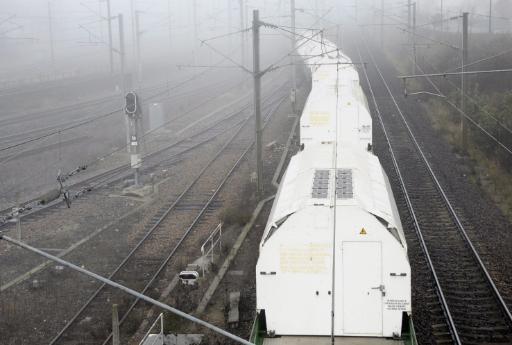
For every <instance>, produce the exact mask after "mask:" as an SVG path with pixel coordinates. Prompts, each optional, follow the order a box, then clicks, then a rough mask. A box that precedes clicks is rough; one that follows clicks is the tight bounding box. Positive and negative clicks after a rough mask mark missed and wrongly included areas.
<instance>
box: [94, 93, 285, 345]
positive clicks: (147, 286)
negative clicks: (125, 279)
mask: <svg viewBox="0 0 512 345" xmlns="http://www.w3.org/2000/svg"><path fill="white" fill-rule="evenodd" d="M285 99H286V96H285V97H283V98H281V100H280V101H279V102H278V104H277V105H276V106H275V107H274V108H273V109H272V110H271V111H270V112H269V113H268V114H267V117H266V119H265V124H264V127H265V125H266V124H267V123H268V120H269V118H270V117H271V116H272V115H273V114H274V113H275V111H276V110H277V109H278V108H279V106H280V105H281V104H282V103H283V101H284V100H285ZM247 120H250V118H248V119H247ZM247 122H248V121H247ZM247 122H246V123H247ZM246 123H245V124H246ZM245 124H244V126H245ZM238 134H239V132H238V133H236V134H235V137H236V136H238ZM233 139H234V138H233ZM229 144H230V143H227V144H226V145H225V147H224V148H223V150H224V149H225V148H226V147H227V146H228V145H229ZM253 146H254V140H252V141H251V143H250V144H249V146H248V147H247V148H246V149H245V150H244V151H243V153H242V155H241V156H240V157H239V158H238V160H237V161H236V162H235V164H234V165H233V167H232V168H231V169H230V170H229V172H228V173H227V174H226V176H225V177H224V178H223V179H222V181H221V183H220V184H219V185H218V186H217V188H216V189H215V191H214V192H213V194H212V195H211V197H210V198H209V199H208V201H207V202H206V204H204V205H203V208H202V209H201V211H200V212H199V213H198V215H197V216H196V218H195V219H194V220H193V221H192V223H191V224H190V225H189V227H188V228H187V230H185V232H184V235H183V236H182V237H181V238H180V240H179V242H178V243H177V244H176V246H175V247H174V248H173V249H172V250H171V252H170V253H169V255H168V256H167V257H166V258H165V260H164V261H163V262H162V264H161V265H160V267H159V268H158V270H157V271H156V272H155V274H154V275H153V277H152V278H151V280H150V281H149V282H148V283H147V284H146V286H145V287H144V289H143V290H142V291H141V293H142V294H145V293H146V292H147V290H148V289H149V288H150V287H151V285H152V284H153V283H154V282H155V280H156V279H157V277H158V275H160V273H161V272H162V271H163V270H164V268H165V267H166V266H167V264H168V263H169V261H170V260H171V259H172V257H173V256H174V255H175V254H176V252H177V251H178V249H179V247H180V246H181V244H182V243H183V241H185V239H186V237H187V236H188V235H189V233H190V232H191V231H192V229H193V228H194V227H195V226H196V225H197V223H198V222H199V221H200V219H201V217H202V216H203V215H204V213H205V212H206V210H207V209H208V207H209V206H210V205H211V203H212V202H213V200H214V199H215V198H216V197H217V195H218V194H219V192H220V191H221V189H222V188H223V187H224V185H225V183H226V182H227V180H228V179H229V178H230V177H231V175H232V174H233V172H234V171H235V170H236V168H238V166H239V165H240V163H241V161H242V160H243V159H244V158H245V156H246V155H247V153H248V152H249V151H250V150H251V149H252V147H253ZM139 301H140V299H139V298H137V299H136V300H135V301H134V302H133V303H132V304H131V305H130V307H129V308H128V310H127V311H126V312H125V313H124V315H123V316H122V317H121V319H120V320H119V324H120V325H121V324H122V323H123V322H124V321H125V320H126V319H127V318H128V316H129V314H130V313H131V312H132V310H133V309H134V308H135V306H136V305H137V303H138V302H139ZM110 339H112V333H110V334H109V336H108V337H107V339H105V341H104V342H103V343H102V345H107V344H108V342H109V341H110Z"/></svg>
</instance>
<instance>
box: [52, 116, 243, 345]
mask: <svg viewBox="0 0 512 345" xmlns="http://www.w3.org/2000/svg"><path fill="white" fill-rule="evenodd" d="M250 118H251V117H248V118H247V119H246V121H245V122H244V123H243V124H242V125H241V126H240V128H239V129H238V130H237V131H236V132H235V133H234V135H233V136H231V138H230V139H229V140H228V142H227V143H226V144H225V145H224V146H223V147H222V148H221V149H220V150H219V152H218V153H217V154H216V155H215V156H214V157H213V158H212V159H211V160H210V161H209V162H208V163H207V165H206V166H205V167H204V168H203V169H202V170H201V171H200V172H199V174H198V175H197V176H196V177H195V178H194V180H193V181H192V182H190V183H189V184H188V185H187V187H186V188H185V190H183V192H182V193H181V194H180V195H179V196H178V198H177V199H176V200H175V201H174V202H173V203H172V204H171V205H170V207H169V208H168V209H167V210H166V211H165V212H164V213H163V214H162V216H160V218H159V219H158V220H157V221H156V223H155V224H154V225H153V226H152V227H151V229H150V230H149V231H148V232H147V233H146V234H145V235H144V237H143V238H142V239H141V240H140V241H139V242H138V243H137V245H136V246H135V247H134V248H133V249H132V250H131V251H130V252H129V253H128V255H127V256H126V257H125V258H124V259H123V260H122V262H121V263H120V264H119V265H118V266H117V268H116V269H115V270H114V271H113V272H112V273H111V274H110V275H109V276H108V279H112V278H113V277H114V275H115V274H117V273H118V272H119V271H120V270H121V268H123V267H124V265H125V264H126V263H127V262H128V260H129V259H130V258H131V257H132V256H133V255H134V253H135V252H136V251H137V250H138V249H139V248H140V247H141V246H142V245H143V244H144V242H146V240H147V239H148V238H149V236H150V235H151V234H153V232H154V231H155V230H156V229H157V228H158V227H159V225H160V224H161V223H162V222H163V221H164V220H165V219H166V218H167V216H168V215H169V213H170V212H171V211H172V210H174V209H175V207H176V206H177V205H178V203H179V202H180V201H181V200H182V199H183V198H184V197H185V195H187V194H188V192H189V191H190V190H191V189H192V187H193V186H194V185H195V184H196V183H197V181H199V179H200V178H201V177H202V176H203V174H204V173H205V172H206V171H207V170H208V168H209V167H210V166H211V165H212V164H213V163H214V162H215V161H216V160H217V158H218V157H219V156H220V155H221V154H222V153H223V152H224V151H225V149H226V148H227V147H228V145H229V144H230V143H231V142H232V141H233V140H234V139H235V138H236V137H237V136H238V134H239V132H240V131H241V130H242V129H243V128H244V126H245V124H247V122H248V121H249V120H250ZM244 156H245V154H244ZM233 170H234V169H233ZM210 202H211V201H209V203H210ZM202 212H203V211H202ZM190 230H191V228H190V229H188V230H187V232H186V233H185V236H184V237H182V238H181V239H180V241H179V242H178V243H179V244H178V246H177V247H176V248H175V249H174V250H173V251H172V252H171V253H172V255H170V256H169V257H168V259H167V258H166V259H167V261H168V260H170V258H171V257H172V256H173V255H174V252H175V251H176V250H177V248H178V247H179V246H180V245H181V243H182V242H183V240H184V238H185V237H186V236H187V235H188V233H189V232H190ZM166 264H167V262H166V263H165V264H162V265H161V266H160V268H159V271H160V270H161V269H163V267H165V265H166ZM158 273H159V272H158ZM154 278H156V276H155V277H153V279H152V280H151V281H153V280H154ZM105 286H106V284H105V283H104V284H102V285H101V286H100V287H99V288H98V289H97V290H95V292H94V293H93V294H92V295H91V296H90V297H89V299H88V300H87V301H86V302H85V303H84V304H83V305H82V307H81V308H80V309H79V310H78V312H76V313H75V315H73V317H71V319H70V320H69V321H68V322H67V323H66V325H65V326H64V327H63V328H62V329H61V330H60V332H59V333H58V334H57V335H56V336H55V337H54V338H53V339H52V340H51V341H50V343H49V345H53V344H56V342H57V341H58V340H59V339H60V338H61V337H62V336H63V335H64V333H65V332H66V331H67V330H68V329H69V328H70V327H71V325H72V324H73V323H74V322H75V321H76V319H77V318H78V317H79V316H80V315H81V314H82V313H83V311H84V310H85V309H86V308H87V307H88V306H89V305H90V304H91V303H92V301H93V300H94V299H95V298H96V297H97V296H98V295H99V293H100V292H101V291H102V290H103V289H104V287H105ZM146 290H147V289H144V291H146ZM124 319H125V317H124V316H123V318H122V319H121V320H123V321H124ZM120 322H121V321H120Z"/></svg>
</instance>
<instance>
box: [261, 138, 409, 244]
mask: <svg viewBox="0 0 512 345" xmlns="http://www.w3.org/2000/svg"><path fill="white" fill-rule="evenodd" d="M333 155H334V145H325V144H316V145H315V147H309V148H308V150H304V151H301V152H299V153H298V154H297V155H295V156H294V157H293V158H292V159H291V161H290V164H289V166H288V169H287V171H286V174H285V175H284V177H283V180H282V182H281V184H280V187H279V191H278V195H277V197H276V202H275V203H274V206H273V208H272V212H271V214H270V216H269V221H268V223H267V228H266V229H265V234H264V236H263V238H262V242H261V245H262V246H264V245H265V242H266V241H267V240H269V239H270V238H271V236H272V234H273V233H274V232H275V231H278V228H279V227H280V226H281V225H282V224H283V223H284V222H285V221H286V220H287V219H288V217H290V216H291V215H293V214H295V213H298V212H300V211H301V210H304V209H306V208H308V207H322V206H323V207H326V208H331V207H333V206H334V207H336V208H338V207H344V206H345V207H347V206H352V207H357V208H359V209H361V210H364V211H365V212H367V213H368V214H370V215H373V216H374V217H376V218H377V219H378V220H379V221H380V222H381V223H382V224H383V225H385V227H386V228H387V229H388V230H389V231H390V232H391V233H392V235H393V236H395V238H397V240H398V241H399V242H401V244H402V246H403V247H404V248H406V242H405V237H404V234H403V230H402V225H401V223H400V218H399V215H398V211H397V209H396V206H395V200H394V198H393V193H392V191H391V189H390V185H389V181H388V178H387V176H386V174H385V173H384V171H383V170H382V167H381V165H380V162H379V160H378V158H377V157H376V156H374V155H373V154H372V153H371V152H364V151H363V152H362V150H361V149H360V148H354V147H352V146H351V145H348V144H346V145H343V146H341V147H339V148H338V152H337V155H336V156H337V159H336V162H333V158H332V157H333ZM336 175H337V176H338V178H337V179H335V176H336ZM325 187H327V188H325ZM334 193H336V199H335V201H334Z"/></svg>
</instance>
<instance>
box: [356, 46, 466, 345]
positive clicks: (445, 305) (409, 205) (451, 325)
mask: <svg viewBox="0 0 512 345" xmlns="http://www.w3.org/2000/svg"><path fill="white" fill-rule="evenodd" d="M357 52H358V54H359V58H360V59H362V57H361V51H360V50H359V46H357ZM362 69H363V71H364V75H365V79H366V82H367V84H368V88H369V90H370V95H371V97H372V101H373V104H374V106H375V110H376V113H377V118H378V119H379V124H380V127H381V128H382V132H383V133H384V137H385V138H386V142H387V144H388V148H389V153H390V155H391V161H392V162H393V168H394V170H395V173H396V175H397V177H398V180H399V182H400V189H401V190H402V192H403V194H404V198H405V202H406V204H407V208H408V209H409V213H410V214H411V217H412V219H413V221H414V229H415V230H416V234H417V236H418V239H419V240H420V244H421V249H422V251H423V253H424V255H425V258H426V260H427V264H428V266H429V269H430V271H431V272H432V276H433V278H434V281H435V286H436V290H437V295H438V298H439V300H440V303H441V306H442V308H443V313H444V314H445V316H446V318H447V320H448V327H449V328H450V333H451V336H452V339H453V340H454V341H455V343H456V344H458V345H462V342H461V340H460V337H459V335H458V332H457V327H456V326H455V322H454V320H453V317H452V315H451V312H450V308H449V307H448V303H447V301H446V298H445V296H444V292H443V288H442V287H441V283H440V281H439V278H438V276H437V272H436V269H435V268H434V263H433V262H432V258H431V257H430V253H429V251H428V248H427V244H426V242H425V239H424V238H423V233H422V231H421V227H420V224H419V221H418V218H417V216H416V212H415V211H414V207H413V206H412V202H411V198H410V196H409V192H408V190H407V187H406V186H405V181H404V178H403V176H402V172H401V170H400V168H399V166H398V161H397V159H396V155H395V152H394V151H393V146H392V145H391V140H390V138H389V134H388V130H387V129H386V125H385V124H384V120H383V119H382V115H381V112H380V108H379V106H378V104H377V99H376V97H375V93H374V92H373V88H372V84H371V83H370V78H369V77H368V73H367V71H366V67H364V66H363V68H362Z"/></svg>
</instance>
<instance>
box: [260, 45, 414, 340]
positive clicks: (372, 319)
mask: <svg viewBox="0 0 512 345" xmlns="http://www.w3.org/2000/svg"><path fill="white" fill-rule="evenodd" d="M299 47H300V48H299V53H300V54H301V55H302V56H303V57H304V58H305V59H307V63H308V65H310V66H311V67H310V68H311V74H312V89H311V93H310V95H309V97H308V100H307V102H306V105H305V108H304V111H303V114H302V117H301V121H300V130H301V135H300V139H301V151H300V152H299V153H297V154H296V155H295V156H294V157H292V159H291V161H290V164H289V166H288V168H287V170H286V173H285V174H284V176H283V179H282V181H281V184H280V187H279V190H278V193H277V195H276V198H275V202H274V205H273V208H272V211H271V214H270V217H269V219H268V223H267V226H266V229H265V232H264V235H263V238H262V240H261V243H260V256H259V259H258V263H257V267H256V290H257V309H258V311H259V313H260V316H261V317H260V321H259V322H261V323H262V324H264V328H265V333H266V335H271V336H330V335H331V332H332V331H334V334H335V335H336V336H359V337H363V336H364V337H394V338H399V337H401V336H402V335H403V334H402V333H403V331H404V327H403V325H404V324H408V321H409V316H410V314H411V272H410V265H409V261H408V257H407V245H406V242H405V238H404V234H403V230H402V225H401V223H400V218H399V215H398V212H397V207H396V204H395V200H394V197H393V193H392V191H391V187H390V184H389V181H388V178H387V176H386V174H385V172H384V170H383V169H382V167H381V164H380V162H379V160H378V158H377V157H376V156H375V155H374V154H373V153H372V120H371V116H370V113H369V110H368V106H367V102H366V97H365V96H364V93H363V90H362V88H361V86H360V84H359V77H358V73H357V70H356V68H355V66H354V65H353V64H351V61H350V59H349V58H348V57H347V56H345V55H343V54H341V53H339V52H338V51H337V48H336V47H335V46H334V44H333V43H331V42H329V41H327V40H325V39H323V38H322V37H320V36H316V38H315V39H313V40H309V41H303V42H300V43H299ZM260 326H261V325H260Z"/></svg>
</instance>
